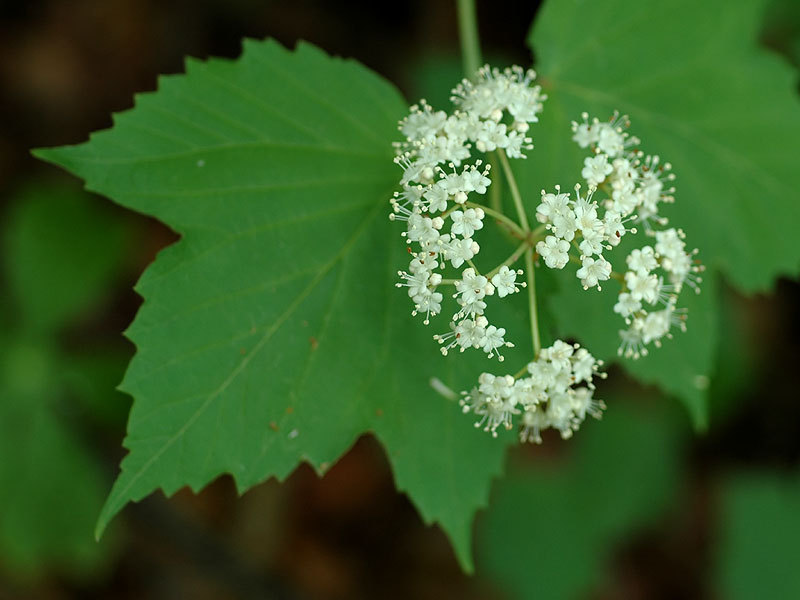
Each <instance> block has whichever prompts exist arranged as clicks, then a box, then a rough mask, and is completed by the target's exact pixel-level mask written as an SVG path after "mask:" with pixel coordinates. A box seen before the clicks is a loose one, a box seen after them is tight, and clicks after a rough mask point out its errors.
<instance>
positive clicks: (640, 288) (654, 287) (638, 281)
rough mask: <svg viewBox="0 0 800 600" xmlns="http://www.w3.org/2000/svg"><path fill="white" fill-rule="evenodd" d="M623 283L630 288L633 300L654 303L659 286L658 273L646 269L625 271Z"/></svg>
mask: <svg viewBox="0 0 800 600" xmlns="http://www.w3.org/2000/svg"><path fill="white" fill-rule="evenodd" d="M625 285H626V286H627V287H628V289H629V290H630V294H631V298H632V299H633V300H639V301H641V300H644V301H645V302H648V303H649V304H655V302H656V300H657V299H658V290H659V288H660V287H661V285H660V282H659V280H658V275H656V274H655V273H647V272H646V271H628V272H626V273H625Z"/></svg>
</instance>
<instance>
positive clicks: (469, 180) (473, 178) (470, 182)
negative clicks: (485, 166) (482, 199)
mask: <svg viewBox="0 0 800 600" xmlns="http://www.w3.org/2000/svg"><path fill="white" fill-rule="evenodd" d="M487 174H488V170H487V171H484V172H481V171H479V170H478V169H470V170H468V171H466V172H465V173H464V190H465V191H468V192H475V193H477V194H485V193H486V188H487V187H488V186H489V185H490V184H491V183H492V180H491V179H489V178H488V177H487Z"/></svg>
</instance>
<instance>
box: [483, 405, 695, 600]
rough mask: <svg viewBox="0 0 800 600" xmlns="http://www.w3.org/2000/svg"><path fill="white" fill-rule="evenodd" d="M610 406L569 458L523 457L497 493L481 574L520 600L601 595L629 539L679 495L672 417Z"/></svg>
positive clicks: (571, 449) (676, 439)
mask: <svg viewBox="0 0 800 600" xmlns="http://www.w3.org/2000/svg"><path fill="white" fill-rule="evenodd" d="M610 405H611V409H610V410H609V411H608V414H607V415H606V417H604V419H603V421H602V422H601V423H588V424H586V426H585V427H583V429H582V430H581V432H580V435H577V436H576V437H575V439H574V440H572V441H570V447H569V448H564V450H565V453H566V455H565V456H557V457H555V459H554V460H552V461H551V462H546V461H545V460H541V459H540V460H538V461H537V462H535V463H527V464H526V463H525V462H523V460H522V457H521V456H517V459H518V460H516V461H514V462H513V463H512V467H511V468H510V469H509V473H508V474H507V476H506V477H505V478H504V479H503V480H501V481H499V482H498V483H497V484H496V486H495V490H494V492H493V494H492V500H491V504H490V509H489V511H488V513H487V514H486V516H485V518H484V519H483V520H482V522H481V524H480V527H479V530H478V536H477V537H478V557H479V558H478V566H479V572H482V573H483V574H484V575H487V576H489V577H491V578H492V579H494V580H495V581H496V582H497V583H498V584H500V585H501V586H503V587H506V588H507V589H508V590H509V591H511V592H513V597H515V598H525V599H528V598H530V599H536V600H549V599H553V600H562V599H567V598H577V597H580V595H581V594H582V593H585V592H588V591H589V590H591V589H593V588H596V586H597V585H598V584H600V583H602V582H603V573H604V572H605V571H607V570H608V564H609V562H610V559H611V557H612V553H613V551H614V549H615V548H616V547H617V544H618V543H619V542H620V541H621V540H622V538H623V537H624V536H626V535H628V534H631V533H632V532H634V531H636V530H637V529H639V528H641V527H642V526H643V525H646V524H647V523H648V522H650V521H651V520H652V519H654V518H655V517H657V516H659V515H660V513H661V512H662V511H664V509H665V508H666V507H668V506H669V505H670V503H671V502H673V500H674V498H675V497H676V496H677V495H678V494H679V492H680V490H681V486H682V484H681V477H682V475H681V462H680V450H679V449H680V441H681V436H680V434H678V433H677V431H680V428H676V422H675V418H674V415H670V414H668V413H667V414H665V412H666V411H663V410H659V411H652V409H651V410H648V409H650V408H651V407H644V408H642V407H639V408H638V409H634V408H632V402H631V401H630V400H628V401H622V400H621V399H620V400H617V399H614V400H612V401H611V402H610ZM681 425H683V424H681ZM548 441H551V440H548ZM552 441H555V440H552Z"/></svg>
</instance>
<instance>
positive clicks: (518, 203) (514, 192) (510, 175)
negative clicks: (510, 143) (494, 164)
mask: <svg viewBox="0 0 800 600" xmlns="http://www.w3.org/2000/svg"><path fill="white" fill-rule="evenodd" d="M497 156H498V157H499V158H500V164H501V165H502V166H503V174H504V175H505V176H506V181H507V182H508V187H509V188H510V189H511V197H512V198H513V199H514V206H515V208H516V209H517V216H518V217H519V223H520V225H522V229H523V230H524V231H525V233H526V234H527V233H528V232H529V231H530V230H531V228H530V226H529V225H528V216H527V215H526V214H525V207H524V206H523V205H522V196H521V195H520V193H519V188H518V187H517V180H516V179H514V172H513V171H512V170H511V165H510V164H508V157H507V156H506V152H505V150H503V149H502V148H499V149H498V150H497Z"/></svg>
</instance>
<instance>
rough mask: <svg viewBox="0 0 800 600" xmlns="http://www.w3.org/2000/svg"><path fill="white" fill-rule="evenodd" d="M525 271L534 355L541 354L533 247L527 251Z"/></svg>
mask: <svg viewBox="0 0 800 600" xmlns="http://www.w3.org/2000/svg"><path fill="white" fill-rule="evenodd" d="M525 273H526V274H527V275H528V309H529V311H530V315H531V338H532V340H533V356H534V357H537V356H539V351H540V350H541V349H542V342H541V340H540V339H539V311H538V309H537V307H536V274H535V273H534V270H533V248H528V249H527V250H526V251H525Z"/></svg>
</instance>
